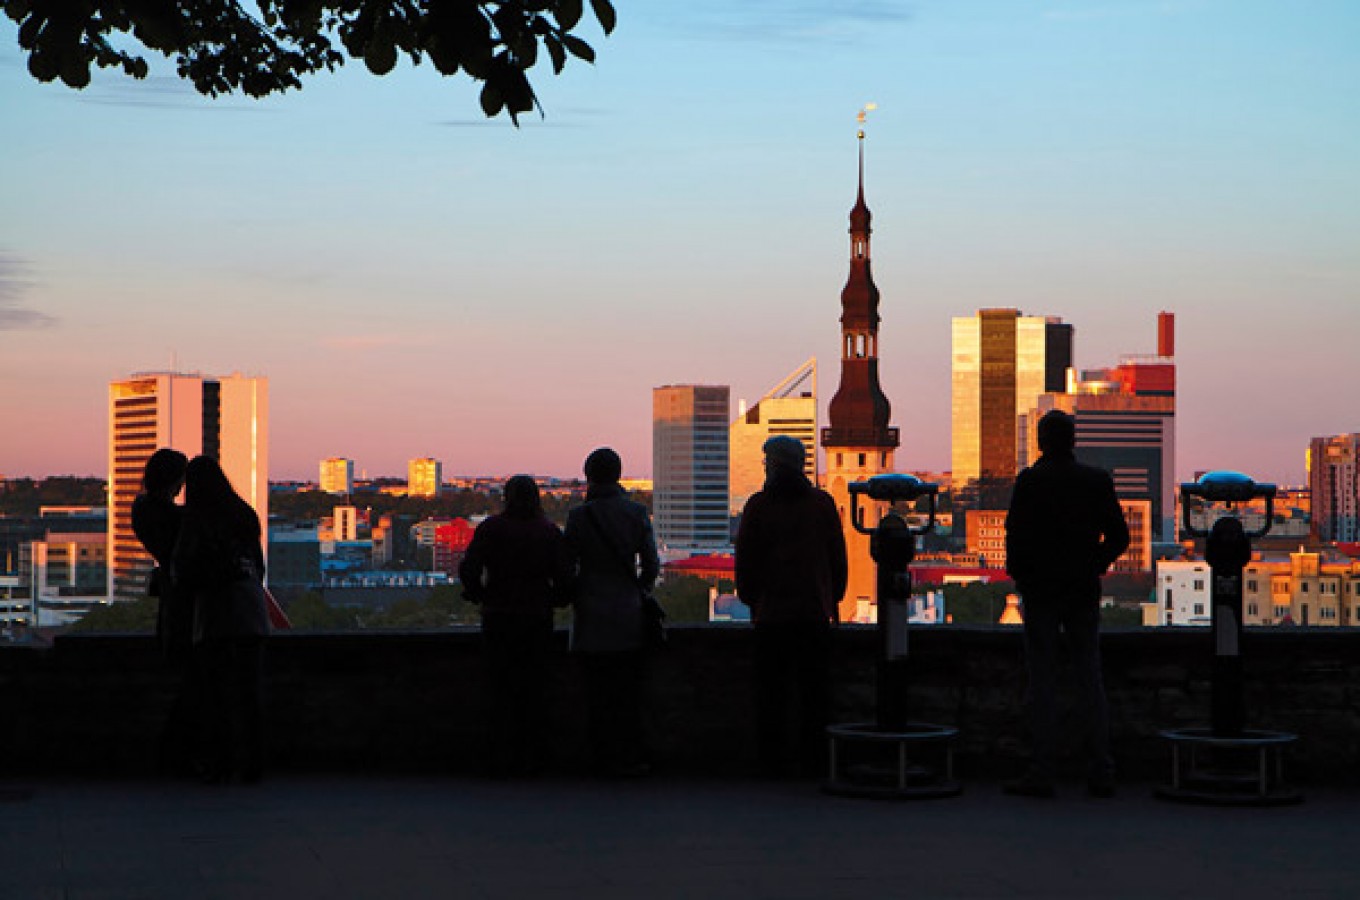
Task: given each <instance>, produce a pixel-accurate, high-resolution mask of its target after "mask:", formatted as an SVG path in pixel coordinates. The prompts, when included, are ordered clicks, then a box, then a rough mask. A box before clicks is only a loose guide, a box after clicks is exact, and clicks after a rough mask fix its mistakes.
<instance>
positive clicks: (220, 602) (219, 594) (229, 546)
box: [174, 456, 269, 783]
mask: <svg viewBox="0 0 1360 900" xmlns="http://www.w3.org/2000/svg"><path fill="white" fill-rule="evenodd" d="M260 538H261V531H260V519H259V517H258V516H257V515H256V514H255V510H254V509H252V508H251V506H250V504H248V503H246V501H245V500H243V499H241V497H240V496H239V495H238V494H237V493H236V491H235V490H234V489H233V488H232V486H231V482H230V481H229V480H228V479H227V476H226V474H225V473H224V472H223V471H222V467H221V466H220V465H218V463H217V460H215V459H213V458H212V457H209V456H197V457H195V458H194V459H192V460H190V462H189V465H188V468H187V470H186V472H185V483H184V524H183V527H182V528H181V529H180V536H179V543H178V544H177V546H176V547H175V554H174V566H175V578H176V583H177V584H178V585H179V589H181V590H183V591H184V592H185V595H186V596H188V597H190V598H192V600H193V607H194V627H193V641H194V655H195V657H196V660H197V665H198V667H199V671H200V672H201V673H202V674H201V677H202V684H203V691H202V695H203V699H202V704H201V706H200V712H201V715H200V719H199V721H200V733H201V735H202V739H201V743H202V747H203V766H202V771H201V773H200V774H201V777H202V779H203V780H204V781H206V782H210V783H216V782H224V781H230V780H232V779H239V780H240V781H242V782H246V783H253V782H257V781H259V780H260V777H261V775H262V773H263V762H264V744H263V712H262V709H261V702H262V698H261V692H262V681H263V643H264V638H265V637H266V636H267V635H268V634H269V620H268V616H267V613H266V609H265V596H264V553H263V550H262V548H261V544H260Z"/></svg>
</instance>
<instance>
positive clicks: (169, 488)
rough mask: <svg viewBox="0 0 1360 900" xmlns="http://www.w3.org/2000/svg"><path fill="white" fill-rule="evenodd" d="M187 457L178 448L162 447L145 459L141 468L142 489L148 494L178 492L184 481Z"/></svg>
mask: <svg viewBox="0 0 1360 900" xmlns="http://www.w3.org/2000/svg"><path fill="white" fill-rule="evenodd" d="M188 463H189V457H187V456H185V455H184V454H183V453H180V452H179V451H178V450H171V449H170V448H169V447H162V448H161V449H159V450H157V451H156V452H155V453H153V454H151V458H150V459H148V460H147V461H146V468H145V469H143V470H142V490H143V491H145V492H146V493H148V494H165V493H179V486H180V483H181V482H183V481H184V467H185V466H186V465H188Z"/></svg>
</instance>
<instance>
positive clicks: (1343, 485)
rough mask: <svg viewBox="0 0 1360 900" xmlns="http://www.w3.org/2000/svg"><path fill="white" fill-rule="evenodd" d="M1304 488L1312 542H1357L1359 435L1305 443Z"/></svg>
mask: <svg viewBox="0 0 1360 900" xmlns="http://www.w3.org/2000/svg"><path fill="white" fill-rule="evenodd" d="M1308 487H1309V489H1310V492H1311V493H1312V505H1313V537H1314V539H1316V540H1319V541H1327V542H1350V541H1360V434H1337V435H1333V436H1331V437H1316V438H1313V439H1312V440H1311V441H1309V442H1308Z"/></svg>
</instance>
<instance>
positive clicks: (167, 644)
mask: <svg viewBox="0 0 1360 900" xmlns="http://www.w3.org/2000/svg"><path fill="white" fill-rule="evenodd" d="M188 462H189V458H188V457H187V456H185V455H184V454H183V453H180V452H179V451H178V450H171V449H170V448H168V447H162V448H161V449H160V450H157V451H156V452H155V453H153V454H151V458H150V459H148V460H147V461H146V468H145V469H144V470H143V471H142V492H141V493H140V494H138V495H137V497H136V499H134V500H133V501H132V531H133V533H134V534H136V535H137V540H139V541H141V542H142V546H143V547H145V548H146V552H147V553H150V554H151V558H152V559H154V560H155V561H156V567H155V568H154V569H152V570H151V578H150V580H149V581H148V583H147V591H146V592H147V594H148V596H151V597H156V598H157V601H158V602H157V608H156V636H157V638H158V639H159V640H160V642H161V649H162V650H163V651H164V652H165V655H166V657H167V658H168V659H171V660H181V659H183V658H184V657H186V656H187V655H188V653H189V648H190V646H191V645H192V643H193V609H192V607H191V606H190V605H189V604H188V603H183V602H180V600H181V599H182V598H177V597H175V595H174V593H173V590H172V584H171V557H172V556H173V555H174V552H175V543H176V541H178V540H179V528H180V523H181V522H182V521H183V519H184V508H183V507H181V506H180V505H179V504H177V503H175V497H177V496H178V495H179V492H180V489H181V488H183V487H184V470H185V467H186V466H187V465H188Z"/></svg>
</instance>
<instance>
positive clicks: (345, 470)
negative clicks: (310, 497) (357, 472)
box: [321, 456, 354, 494]
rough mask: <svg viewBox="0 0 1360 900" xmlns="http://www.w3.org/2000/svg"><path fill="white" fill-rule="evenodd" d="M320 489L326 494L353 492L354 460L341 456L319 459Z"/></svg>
mask: <svg viewBox="0 0 1360 900" xmlns="http://www.w3.org/2000/svg"><path fill="white" fill-rule="evenodd" d="M321 490H323V491H325V492H326V493H328V494H352V493H354V460H352V459H345V458H344V457H341V456H332V457H330V458H329V459H323V460H321Z"/></svg>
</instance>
